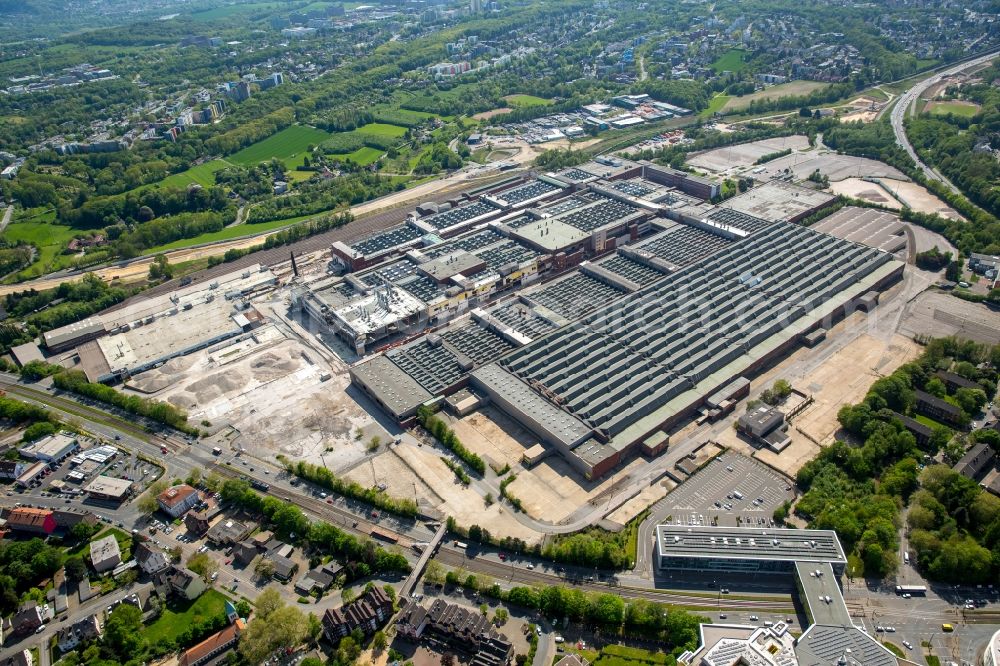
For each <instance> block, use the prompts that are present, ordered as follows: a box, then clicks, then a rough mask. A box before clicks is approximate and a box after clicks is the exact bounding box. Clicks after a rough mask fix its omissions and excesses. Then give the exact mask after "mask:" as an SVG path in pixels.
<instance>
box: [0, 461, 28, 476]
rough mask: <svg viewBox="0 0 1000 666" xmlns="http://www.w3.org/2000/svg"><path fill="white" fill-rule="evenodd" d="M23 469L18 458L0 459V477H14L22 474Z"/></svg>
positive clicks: (23, 466) (22, 464)
mask: <svg viewBox="0 0 1000 666" xmlns="http://www.w3.org/2000/svg"><path fill="white" fill-rule="evenodd" d="M24 469H25V465H24V463H23V462H21V461H20V460H0V479H16V478H17V477H19V476H21V475H22V474H24Z"/></svg>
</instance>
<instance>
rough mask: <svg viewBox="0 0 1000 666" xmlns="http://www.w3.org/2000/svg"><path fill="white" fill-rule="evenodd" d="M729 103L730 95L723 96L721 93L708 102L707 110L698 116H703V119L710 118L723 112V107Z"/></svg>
mask: <svg viewBox="0 0 1000 666" xmlns="http://www.w3.org/2000/svg"><path fill="white" fill-rule="evenodd" d="M727 102H729V95H723V94H721V93H720V94H718V95H716V96H715V97H713V98H712V99H711V100H710V101H709V102H708V108H706V109H705V110H704V111H702V112H701V113H699V114H698V115H699V116H701V117H702V118H708V117H709V116H711V115H712V114H714V113H717V112H719V111H722V107H724V106H725V105H726V103H727Z"/></svg>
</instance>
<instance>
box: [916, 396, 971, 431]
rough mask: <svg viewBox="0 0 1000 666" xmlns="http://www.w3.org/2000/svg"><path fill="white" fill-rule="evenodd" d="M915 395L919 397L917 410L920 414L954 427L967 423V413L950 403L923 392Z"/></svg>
mask: <svg viewBox="0 0 1000 666" xmlns="http://www.w3.org/2000/svg"><path fill="white" fill-rule="evenodd" d="M915 393H916V396H917V404H916V410H917V412H918V413H920V414H923V415H924V416H929V417H930V418H932V419H935V420H937V421H943V422H945V423H950V424H952V425H962V424H963V423H964V422H965V413H964V412H963V411H962V410H961V409H960V408H958V407H956V406H955V405H953V404H951V403H950V402H947V401H946V400H942V399H941V398H938V397H937V396H933V395H931V394H930V393H925V392H923V391H916V392H915Z"/></svg>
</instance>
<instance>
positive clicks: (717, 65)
mask: <svg viewBox="0 0 1000 666" xmlns="http://www.w3.org/2000/svg"><path fill="white" fill-rule="evenodd" d="M746 54H747V52H746V51H744V50H742V49H732V50H731V51H727V52H726V53H725V54H723V55H722V57H720V58H719V59H718V60H716V61H715V62H713V63H712V69H713V70H715V71H716V73H719V72H741V71H743V70H744V69H746V67H747V64H746V63H745V62H744V61H743V58H744V56H746Z"/></svg>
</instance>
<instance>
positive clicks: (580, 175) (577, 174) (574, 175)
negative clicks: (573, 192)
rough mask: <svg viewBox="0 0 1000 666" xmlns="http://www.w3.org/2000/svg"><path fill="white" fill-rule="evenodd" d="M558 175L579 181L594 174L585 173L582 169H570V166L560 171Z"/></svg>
mask: <svg viewBox="0 0 1000 666" xmlns="http://www.w3.org/2000/svg"><path fill="white" fill-rule="evenodd" d="M558 175H559V177H560V178H563V179H565V180H572V181H574V182H579V181H581V180H587V179H588V178H593V177H594V174H592V173H587V172H586V171H582V170H581V169H572V168H570V169H566V170H564V171H560V172H559V174H558Z"/></svg>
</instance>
